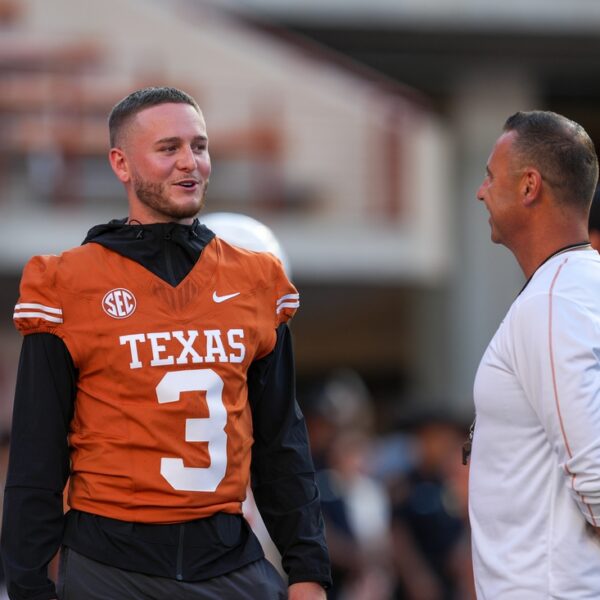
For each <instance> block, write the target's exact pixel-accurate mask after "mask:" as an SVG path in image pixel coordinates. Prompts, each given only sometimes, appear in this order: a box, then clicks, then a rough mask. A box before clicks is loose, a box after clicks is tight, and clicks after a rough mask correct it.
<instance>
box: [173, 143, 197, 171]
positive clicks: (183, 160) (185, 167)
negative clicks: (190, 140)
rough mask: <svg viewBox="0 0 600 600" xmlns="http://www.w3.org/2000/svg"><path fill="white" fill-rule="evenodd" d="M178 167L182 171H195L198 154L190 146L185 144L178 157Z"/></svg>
mask: <svg viewBox="0 0 600 600" xmlns="http://www.w3.org/2000/svg"><path fill="white" fill-rule="evenodd" d="M177 167H178V168H179V169H181V170H182V171H193V170H194V169H195V168H196V155H195V154H194V151H193V150H192V148H191V147H190V146H184V147H183V148H182V149H181V152H180V153H179V156H178V157H177Z"/></svg>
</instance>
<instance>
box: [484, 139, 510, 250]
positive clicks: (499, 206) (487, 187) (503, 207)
mask: <svg viewBox="0 0 600 600" xmlns="http://www.w3.org/2000/svg"><path fill="white" fill-rule="evenodd" d="M515 136H516V133H515V132H514V131H509V132H506V133H503V134H502V135H501V136H500V137H499V138H498V140H497V141H496V144H495V145H494V148H493V149H492V153H491V154H490V157H489V159H488V162H487V165H486V175H485V177H484V179H483V182H482V184H481V186H480V187H479V190H478V191H477V198H478V199H479V200H481V201H482V202H483V203H484V204H485V206H486V208H487V209H488V212H489V213H490V218H489V224H490V228H491V238H492V241H493V242H495V243H497V244H504V245H508V244H507V242H508V241H509V239H510V236H511V234H513V233H514V230H515V228H516V227H518V218H519V215H520V211H519V208H520V207H519V203H518V184H519V180H520V173H519V172H518V171H517V170H516V169H515V164H514V162H515V161H514V153H513V150H512V144H513V141H514V138H515Z"/></svg>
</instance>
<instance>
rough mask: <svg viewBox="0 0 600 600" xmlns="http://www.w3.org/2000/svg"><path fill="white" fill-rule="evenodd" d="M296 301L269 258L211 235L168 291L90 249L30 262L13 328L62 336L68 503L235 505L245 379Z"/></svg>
mask: <svg viewBox="0 0 600 600" xmlns="http://www.w3.org/2000/svg"><path fill="white" fill-rule="evenodd" d="M298 305H299V296H298V292H297V291H296V289H295V288H294V287H293V285H292V284H291V283H290V282H289V281H288V279H287V278H286V276H285V274H284V272H283V269H282V267H281V264H280V263H279V261H278V260H277V259H276V258H275V257H274V256H272V255H271V254H267V253H255V252H249V251H246V250H242V249H239V248H236V247H234V246H231V245H229V244H227V243H226V242H224V241H223V240H220V239H218V238H214V239H213V240H212V241H211V242H210V243H209V244H208V245H207V246H206V247H205V248H204V250H203V251H202V254H201V256H200V258H199V260H198V262H197V263H196V264H195V265H194V267H193V269H192V270H191V271H190V273H189V274H188V275H187V277H185V279H183V280H182V281H181V283H180V284H179V285H177V286H176V287H173V286H171V285H170V284H168V283H167V282H165V281H163V280H162V279H160V278H159V277H157V276H156V275H154V274H153V273H151V272H150V271H148V270H147V269H145V268H144V267H143V266H141V265H140V264H138V263H137V262H135V261H133V260H130V259H128V258H124V257H123V256H121V255H119V254H117V253H115V252H113V251H111V250H107V249H106V248H104V247H103V246H101V245H99V244H95V243H90V244H86V245H84V246H81V247H79V248H75V249H73V250H69V251H67V252H65V253H63V254H61V255H59V256H37V257H34V258H32V259H31V260H30V261H29V263H28V264H27V266H26V268H25V270H24V272H23V277H22V281H21V289H20V297H19V302H18V304H17V305H16V308H15V314H14V319H15V324H16V326H17V328H18V329H19V331H20V332H21V333H22V334H24V335H27V334H30V333H38V332H45V333H51V334H54V335H57V336H59V337H60V338H61V339H62V340H63V341H64V343H65V344H66V346H67V348H68V349H69V352H70V354H71V356H72V358H73V362H74V364H75V367H76V368H77V369H78V371H79V379H78V389H77V398H76V401H75V412H74V417H73V420H72V422H71V426H70V433H69V444H70V447H71V481H70V489H69V498H68V502H69V505H70V506H71V507H73V508H76V509H79V510H82V511H85V512H89V513H93V514H98V515H102V516H106V517H111V518H114V519H120V520H124V521H135V522H146V523H175V522H181V521H188V520H192V519H197V518H200V517H206V516H209V515H211V514H213V513H216V512H219V511H224V512H229V513H239V512H241V502H242V501H243V499H244V497H245V494H246V486H247V484H248V478H249V467H250V451H251V446H252V442H253V438H252V415H251V411H250V405H249V402H248V397H247V386H246V373H247V370H248V367H249V366H250V364H251V363H252V361H254V360H256V359H258V358H261V357H263V356H265V355H266V354H268V353H269V352H270V351H271V350H272V349H273V347H274V345H275V341H276V328H277V326H278V325H279V324H280V323H283V322H286V321H287V320H288V319H290V318H291V317H292V316H293V314H294V312H295V311H296V308H297V307H298Z"/></svg>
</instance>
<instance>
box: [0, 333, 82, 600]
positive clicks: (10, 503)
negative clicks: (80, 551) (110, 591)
mask: <svg viewBox="0 0 600 600" xmlns="http://www.w3.org/2000/svg"><path fill="white" fill-rule="evenodd" d="M75 382H76V370H75V368H74V366H73V361H72V360H71V356H70V354H69V352H68V350H67V348H66V346H65V344H64V343H63V341H62V340H61V339H60V338H58V337H56V336H54V335H51V334H47V333H38V334H33V335H29V336H27V337H25V339H24V340H23V346H22V349H21V357H20V361H19V369H18V373H17V383H16V389H15V404H14V411H13V420H12V433H11V443H10V458H9V466H8V475H7V481H6V489H5V493H4V510H3V522H2V537H1V551H2V560H3V564H4V570H5V574H6V580H7V587H8V593H9V595H10V598H11V599H13V600H47V599H50V598H56V592H55V589H54V584H53V583H52V581H50V579H49V578H48V572H47V571H48V563H49V562H50V560H52V557H53V556H54V555H55V554H56V552H57V551H58V549H59V547H60V543H61V539H62V533H63V524H64V517H63V489H64V487H65V485H66V482H67V479H68V476H69V449H68V442H67V432H68V427H69V422H70V421H71V418H72V415H73V406H74V398H75V390H76V383H75Z"/></svg>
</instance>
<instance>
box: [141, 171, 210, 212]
mask: <svg viewBox="0 0 600 600" xmlns="http://www.w3.org/2000/svg"><path fill="white" fill-rule="evenodd" d="M133 188H134V190H135V193H136V196H137V197H138V199H139V200H140V202H142V204H145V205H146V206H147V207H149V208H151V209H152V210H153V211H154V212H156V213H159V214H161V215H164V216H166V217H169V218H170V219H176V220H179V219H190V218H192V217H195V216H196V215H197V214H198V213H199V212H200V211H201V210H202V208H203V207H204V199H205V197H206V191H207V189H208V181H206V182H205V183H204V184H203V185H202V191H201V194H202V195H201V196H200V202H199V204H197V205H195V204H193V203H192V204H190V203H183V204H178V203H176V202H175V201H172V200H170V198H169V196H168V195H167V194H166V193H165V190H164V184H161V183H150V182H148V181H144V180H143V179H138V178H137V177H134V178H133Z"/></svg>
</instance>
